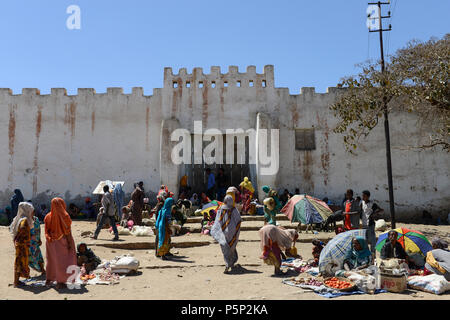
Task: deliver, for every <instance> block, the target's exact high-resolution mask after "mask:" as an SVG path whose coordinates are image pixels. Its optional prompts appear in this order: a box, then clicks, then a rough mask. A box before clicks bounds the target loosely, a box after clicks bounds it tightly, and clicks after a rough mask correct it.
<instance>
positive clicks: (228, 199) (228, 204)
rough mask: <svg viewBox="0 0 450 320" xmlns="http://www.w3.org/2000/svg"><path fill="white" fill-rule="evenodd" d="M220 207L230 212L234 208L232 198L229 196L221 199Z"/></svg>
mask: <svg viewBox="0 0 450 320" xmlns="http://www.w3.org/2000/svg"><path fill="white" fill-rule="evenodd" d="M222 207H223V208H224V209H225V210H230V209H233V208H234V200H233V197H232V196H230V195H227V196H225V198H224V199H223V205H222Z"/></svg>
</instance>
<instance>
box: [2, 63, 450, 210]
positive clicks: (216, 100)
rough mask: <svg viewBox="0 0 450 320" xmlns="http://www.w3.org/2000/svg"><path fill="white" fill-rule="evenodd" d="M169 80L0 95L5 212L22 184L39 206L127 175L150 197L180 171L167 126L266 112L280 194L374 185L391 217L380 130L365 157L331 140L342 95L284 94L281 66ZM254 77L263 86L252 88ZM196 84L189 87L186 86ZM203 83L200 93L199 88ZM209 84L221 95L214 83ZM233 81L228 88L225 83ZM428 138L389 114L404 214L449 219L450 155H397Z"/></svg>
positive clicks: (216, 124)
mask: <svg viewBox="0 0 450 320" xmlns="http://www.w3.org/2000/svg"><path fill="white" fill-rule="evenodd" d="M164 75H165V76H164V87H163V88H162V89H154V93H153V95H152V96H143V91H142V88H134V89H133V92H132V93H131V94H123V92H122V89H121V88H109V89H108V90H107V93H105V94H96V93H95V91H94V90H93V89H79V91H78V95H76V96H67V94H66V91H65V89H52V92H51V94H50V95H39V94H38V92H37V91H36V89H23V92H22V94H21V95H12V93H11V91H10V90H9V89H0V108H1V110H3V112H2V113H1V115H0V145H1V146H2V152H1V153H0V205H1V206H5V205H7V204H8V202H9V198H10V196H11V194H12V190H13V189H14V188H16V187H18V188H20V189H22V191H23V193H24V196H25V198H27V199H28V198H37V199H38V200H39V201H38V202H40V201H48V200H49V199H50V197H53V196H55V195H58V196H62V197H63V198H65V199H66V200H72V201H82V200H81V199H82V198H84V197H85V196H88V195H90V193H91V192H92V190H93V189H94V188H95V186H96V184H97V183H98V181H100V180H104V179H111V180H125V181H126V184H125V191H126V192H127V193H129V192H131V191H132V184H133V182H135V181H139V180H142V181H144V184H145V189H146V191H153V192H156V191H157V190H158V187H159V184H160V183H161V181H162V180H163V179H162V178H163V177H165V176H170V175H168V174H166V173H164V172H163V173H162V174H160V168H170V167H171V166H166V165H162V166H160V146H161V141H160V137H161V124H162V121H163V120H165V119H177V120H178V122H179V124H180V126H181V127H182V128H186V129H188V130H190V131H191V132H192V131H193V124H194V121H195V120H201V121H203V130H206V129H207V128H218V129H220V130H223V131H224V130H225V129H235V128H242V129H244V130H247V129H250V128H256V118H257V114H258V113H259V112H261V113H265V114H267V115H269V117H270V118H271V125H272V127H273V128H280V171H279V173H278V175H277V177H276V184H277V185H276V187H277V188H279V189H281V188H283V189H284V188H288V189H289V190H290V191H291V192H293V191H294V189H295V188H296V187H298V188H300V190H301V192H307V193H309V194H313V195H315V196H317V197H320V198H322V197H325V196H327V197H328V198H330V199H333V200H341V198H342V196H343V193H344V192H345V190H346V189H347V188H352V189H354V190H355V192H356V193H357V194H360V193H361V191H362V190H364V189H369V190H370V191H371V192H372V194H373V198H374V199H375V200H376V201H377V202H379V203H380V205H381V206H382V207H384V208H385V209H386V210H387V211H388V209H389V204H388V192H387V177H386V160H385V141H384V131H383V127H382V125H380V126H378V127H377V128H376V129H375V130H374V131H373V133H372V134H371V135H370V137H369V138H368V140H367V141H366V142H364V144H363V146H361V148H360V150H359V151H358V156H352V155H350V154H348V153H346V152H345V149H344V147H343V144H342V136H340V135H336V134H333V133H332V129H333V126H334V125H335V124H336V122H337V119H335V118H334V116H333V114H332V112H331V111H330V110H329V105H330V104H331V103H332V102H333V101H334V99H335V97H336V91H337V89H335V88H329V92H327V93H316V92H315V91H314V88H302V90H301V94H299V95H290V94H289V90H288V89H287V88H275V87H274V75H273V66H266V67H265V68H264V73H263V74H257V73H256V68H255V67H254V66H250V67H248V68H247V72H245V73H239V72H238V69H237V67H233V66H230V67H229V70H228V73H221V71H220V68H219V67H212V68H211V72H210V73H209V74H204V73H203V70H202V69H201V68H195V69H194V71H193V73H192V74H188V73H187V71H186V69H181V70H180V71H179V73H178V74H173V73H172V70H171V68H166V69H165V70H164ZM238 80H240V81H241V87H240V88H239V87H236V83H237V81H238ZM249 80H253V83H254V87H249V84H248V82H249ZM263 80H265V81H266V83H267V87H265V88H263V87H262V86H261V83H262V81H263ZM174 81H177V82H178V88H176V89H174V88H173V82H174ZM187 81H190V84H191V88H186V82H187ZM199 81H203V85H204V87H203V88H198V87H197V86H198V82H199ZM212 81H215V83H216V88H212V87H211V82H212ZM225 81H227V82H228V87H224V86H223V82H225ZM39 110H41V111H40V112H41V125H40V130H38V125H37V123H38V117H39ZM311 127H314V128H315V129H316V132H315V134H316V150H313V151H297V150H295V134H294V130H293V129H295V128H311ZM38 136H39V142H38V141H37V137H38ZM423 136H424V129H423V128H422V129H421V128H417V127H416V125H415V120H414V117H413V116H411V115H405V114H392V115H391V143H392V160H393V172H394V187H395V201H396V208H397V211H398V214H399V217H400V218H406V216H407V215H408V216H411V215H415V216H417V215H418V214H419V215H420V213H421V210H423V209H424V208H426V209H428V210H429V211H431V212H432V213H434V214H435V213H441V214H442V216H444V215H445V216H446V214H447V213H448V211H449V210H450V191H449V190H450V183H449V172H450V170H449V169H450V162H449V161H448V159H449V155H448V154H447V153H444V152H441V151H438V150H433V151H420V152H419V151H411V150H399V149H398V148H399V147H401V146H404V145H406V144H411V143H417V141H418V140H419V139H420V138H421V137H423ZM162 145H164V141H163V143H162ZM167 145H168V146H169V145H170V144H169V143H167Z"/></svg>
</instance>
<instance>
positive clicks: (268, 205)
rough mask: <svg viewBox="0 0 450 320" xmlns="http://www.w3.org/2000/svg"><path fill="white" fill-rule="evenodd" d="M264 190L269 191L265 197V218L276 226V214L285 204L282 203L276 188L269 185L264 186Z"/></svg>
mask: <svg viewBox="0 0 450 320" xmlns="http://www.w3.org/2000/svg"><path fill="white" fill-rule="evenodd" d="M262 190H263V191H264V192H265V193H267V198H266V199H264V218H265V219H266V221H267V223H268V224H272V225H274V226H276V225H277V221H276V216H277V214H279V213H280V210H281V208H282V207H283V206H282V205H281V202H280V199H279V198H278V194H277V192H276V191H275V190H273V189H271V188H270V187H269V186H263V187H262Z"/></svg>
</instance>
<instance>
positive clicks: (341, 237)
mask: <svg viewBox="0 0 450 320" xmlns="http://www.w3.org/2000/svg"><path fill="white" fill-rule="evenodd" d="M353 237H363V238H365V237H366V230H365V229H357V230H350V231H347V232H342V233H339V234H338V235H337V236H335V237H334V238H333V239H331V240H330V241H329V242H328V243H327V245H326V246H325V247H324V248H323V249H322V252H321V253H320V257H319V271H320V272H323V271H324V270H325V268H326V266H327V265H328V264H329V263H338V264H339V265H341V266H342V264H343V263H344V260H345V258H346V256H347V254H348V252H349V251H350V250H351V248H352V239H353Z"/></svg>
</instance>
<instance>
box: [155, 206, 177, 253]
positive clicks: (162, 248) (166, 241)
mask: <svg viewBox="0 0 450 320" xmlns="http://www.w3.org/2000/svg"><path fill="white" fill-rule="evenodd" d="M172 206H173V199H172V198H167V199H166V200H165V202H164V206H163V207H162V209H161V210H160V212H159V213H158V219H157V220H156V225H155V226H156V230H157V231H158V233H157V238H158V242H157V247H156V256H157V257H161V258H162V259H163V260H167V256H171V255H172V254H171V253H170V235H171V230H170V221H171V220H172Z"/></svg>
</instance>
